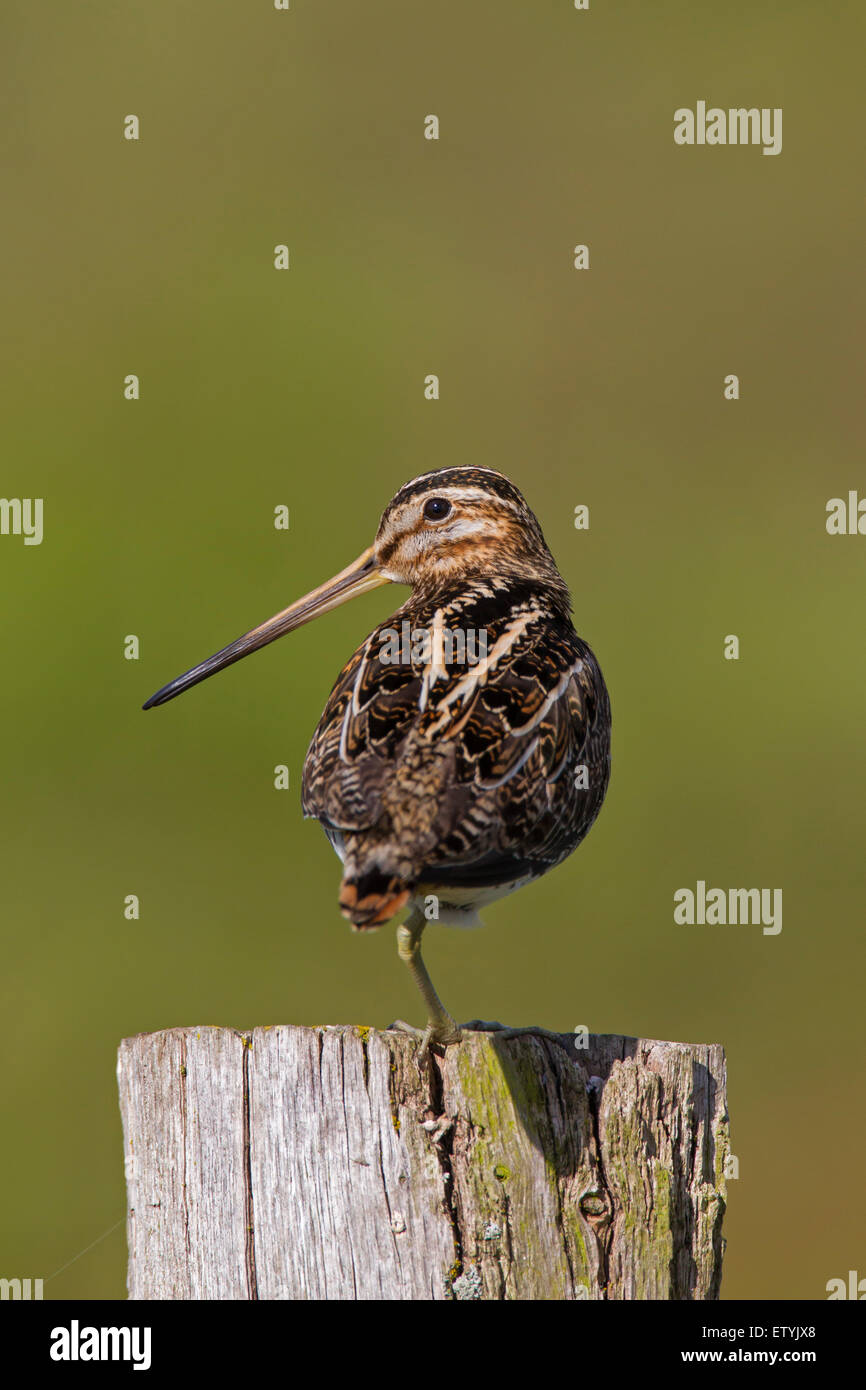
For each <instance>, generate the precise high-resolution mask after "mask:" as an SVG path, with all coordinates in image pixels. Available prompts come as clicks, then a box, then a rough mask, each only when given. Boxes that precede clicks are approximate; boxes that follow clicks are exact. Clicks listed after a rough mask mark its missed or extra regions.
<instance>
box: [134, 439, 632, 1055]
mask: <svg viewBox="0 0 866 1390" xmlns="http://www.w3.org/2000/svg"><path fill="white" fill-rule="evenodd" d="M385 584H402V585H409V586H410V589H411V593H410V596H409V597H408V599H407V600H406V601H405V602H404V603H403V604H402V605H401V606H400V607H399V608H397V609H396V611H395V612H393V613H392V614H391V615H390V616H389V617H388V618H387V619H385V620H384V621H383V622H382V623H380V624H378V626H377V627H376V628H374V629H373V631H372V632H371V633H370V634H369V636H368V637H367V638H366V639H365V640H364V641H363V642H362V643H361V645H360V646H359V647H358V648H357V650H356V651H355V652H354V653H353V655H352V656H351V657H350V658H349V660H348V661H347V662H346V664H345V666H344V667H343V669H342V671H341V672H340V674H339V676H338V677H337V680H336V682H335V684H334V687H333V689H332V690H331V693H330V695H329V697H328V699H327V702H326V704H325V708H324V711H323V713H322V717H321V719H320V721H319V724H318V726H317V728H316V731H315V733H314V734H313V737H312V741H311V743H310V746H309V750H308V752H307V756H306V759H305V763H304V770H303V779H302V809H303V813H304V816H305V817H312V818H314V819H316V820H318V821H319V822H320V824H321V825H322V827H323V829H324V831H325V834H326V835H327V837H328V840H329V841H330V843H331V845H332V846H333V848H334V849H335V850H336V852H337V854H338V855H339V857H340V859H341V861H342V866H343V872H342V881H341V885H340V891H339V907H340V911H341V912H342V914H343V916H344V917H345V918H346V919H347V920H348V921H349V923H350V925H351V927H352V928H353V930H355V931H360V932H366V931H370V930H375V929H376V928H379V927H381V926H383V925H384V924H386V923H388V922H391V921H392V919H394V918H397V917H398V916H399V915H400V914H401V913H402V912H403V910H404V909H407V908H408V916H407V917H406V918H405V920H403V921H402V922H400V924H399V925H398V926H397V947H398V953H399V956H400V958H401V960H403V961H404V962H405V964H406V965H407V966H408V968H409V971H410V974H411V976H412V978H413V980H414V981H415V983H416V985H417V986H418V988H419V990H420V992H421V995H422V997H423V1000H424V1004H425V1006H426V1010H427V1023H426V1027H425V1028H424V1029H423V1030H420V1029H414V1028H412V1027H411V1026H410V1025H408V1024H406V1023H404V1022H403V1021H401V1020H398V1021H397V1023H395V1024H393V1025H392V1027H397V1028H402V1029H405V1030H406V1031H409V1032H412V1033H414V1034H416V1035H417V1036H418V1037H419V1038H420V1040H421V1054H422V1055H423V1054H425V1053H426V1052H427V1050H428V1048H442V1049H444V1048H445V1047H448V1046H450V1045H453V1044H456V1043H458V1042H460V1040H461V1038H462V1036H463V1034H464V1032H466V1031H468V1030H472V1029H479V1030H481V1029H490V1030H492V1029H502V1027H503V1025H501V1024H498V1023H486V1022H484V1021H483V1020H481V1019H475V1020H472V1021H470V1022H469V1023H465V1024H462V1025H460V1024H458V1023H457V1022H456V1020H455V1019H454V1017H453V1016H452V1015H451V1014H450V1013H449V1012H448V1010H447V1009H446V1008H445V1006H444V1005H443V1004H442V1002H441V999H440V998H439V995H438V994H437V992H436V989H435V987H434V985H433V982H432V980H431V978H430V975H429V973H428V971H427V968H426V965H425V963H424V960H423V958H422V955H421V938H422V934H423V932H424V930H425V928H426V926H427V925H428V923H429V922H431V921H438V922H440V923H441V924H444V925H457V926H475V925H478V924H479V918H478V912H479V909H480V908H483V907H485V906H486V905H487V904H489V903H491V902H493V901H495V900H496V899H499V898H502V897H504V896H506V895H507V894H509V893H512V892H514V891H516V890H517V889H519V888H521V887H523V886H525V885H526V884H528V883H531V882H532V881H533V880H535V879H537V878H539V877H540V876H541V875H542V874H545V873H547V872H548V871H549V870H550V869H553V868H555V867H556V866H557V865H559V864H561V863H562V861H563V860H564V859H566V858H567V856H568V855H570V854H571V853H572V851H573V850H574V849H576V847H577V846H578V845H579V844H580V842H581V841H582V840H583V839H584V837H585V836H586V834H587V832H588V831H589V829H590V828H591V826H592V825H593V823H594V821H595V819H596V817H597V816H598V813H599V811H600V809H601V806H602V803H603V801H604V798H605V793H606V791H607V788H608V783H609V779H610V745H611V710H610V698H609V695H608V691H607V687H606V685H605V681H604V678H603V676H602V672H601V668H600V666H599V663H598V661H597V660H596V657H595V655H594V654H593V652H592V650H591V648H590V647H589V646H588V644H587V643H586V642H585V641H584V640H583V639H582V638H580V637H579V636H578V635H577V632H576V631H575V628H574V626H573V623H572V617H571V613H572V608H571V598H570V594H569V590H568V586H567V585H566V583H565V580H564V579H563V578H562V575H561V574H560V572H559V570H558V568H557V566H556V562H555V560H554V558H553V556H552V554H551V552H550V550H549V549H548V546H547V543H546V542H545V539H544V535H543V533H542V530H541V526H540V525H539V522H538V520H537V519H536V517H535V515H534V513H533V512H532V511H531V510H530V508H529V506H528V504H527V502H526V501H525V499H524V497H523V494H522V493H521V492H520V491H519V489H518V488H517V487H516V486H515V485H514V483H512V482H511V481H510V480H509V479H508V478H507V477H506V476H505V475H504V474H503V473H500V472H498V471H497V470H495V469H492V468H486V467H481V466H473V465H460V466H450V467H444V468H440V469H436V470H433V471H431V472H427V473H424V474H422V475H421V476H420V477H417V478H413V479H412V480H411V481H409V482H407V483H406V484H404V486H402V487H401V488H400V489H399V491H398V492H397V493H396V494H395V495H394V497H393V498H392V499H391V501H390V502H389V503H388V505H387V507H386V508H385V510H384V512H383V513H382V517H381V520H380V522H379V527H378V530H377V531H376V534H375V538H374V541H373V544H372V545H370V546H368V547H367V549H365V550H364V551H363V552H362V553H361V554H360V555H359V556H358V558H357V559H356V560H355V561H354V562H353V563H352V564H351V565H349V566H348V567H347V568H346V569H344V570H341V571H340V573H339V574H336V575H334V577H333V578H332V579H329V580H328V581H327V582H326V583H325V584H322V585H320V587H319V588H317V589H313V590H312V591H311V592H310V593H308V594H306V595H304V597H303V598H300V599H298V600H297V601H296V602H295V603H292V604H291V605H290V606H289V607H288V608H285V609H283V610H282V611H281V612H279V613H277V614H276V615H275V616H274V617H272V618H270V619H268V620H267V621H266V622H264V623H261V624H260V625H259V626H258V627H255V628H253V629H252V630H251V631H249V632H247V633H245V634H244V635H243V636H242V637H239V638H238V639H237V640H236V641H234V642H232V643H230V644H229V645H228V646H227V647H224V648H222V649H221V650H220V651H218V652H216V653H215V654H214V655H213V656H210V657H208V658H207V659H206V660H205V661H202V662H200V663H199V664H198V665H197V666H194V667H192V669H191V670H189V671H187V672H186V673H185V674H184V675H182V676H179V677H177V679H175V680H173V681H171V682H169V684H168V685H165V686H163V687H162V689H160V690H158V691H157V692H156V694H155V695H152V696H151V698H150V699H149V700H148V701H147V702H146V703H145V705H144V706H143V708H144V709H150V708H152V707H154V706H157V705H163V704H165V703H167V702H168V701H169V700H173V699H174V698H175V697H176V696H178V695H180V694H182V693H183V692H184V691H186V690H189V689H190V688H191V687H192V686H195V685H197V684H199V683H200V682H201V681H203V680H206V679H208V677H210V676H212V675H214V674H215V673H216V672H218V671H221V670H223V669H224V668H225V667H226V666H229V665H231V664H232V663H233V662H236V661H240V660H241V659H242V658H243V657H245V656H248V655H249V654H250V653H251V652H254V651H257V650H259V649H260V648H261V647H264V646H266V645H267V644H268V643H270V642H272V641H274V640H275V639H276V638H278V637H281V636H283V635H284V634H286V633H289V632H292V631H294V630H295V629H296V628H298V627H300V626H302V624H304V623H307V622H310V621H311V620H312V619H314V618H317V617H319V616H321V615H322V614H324V613H327V612H328V611H330V610H331V609H333V608H336V607H337V606H338V605H340V604H343V603H346V602H347V601H348V600H350V599H352V598H354V597H356V596H357V595H359V594H363V593H366V592H368V591H370V590H372V589H375V588H378V587H380V586H383V585H385ZM508 1031H509V1032H511V1033H513V1032H524V1031H526V1032H531V1031H540V1032H544V1031H545V1030H543V1029H539V1030H536V1029H512V1030H508Z"/></svg>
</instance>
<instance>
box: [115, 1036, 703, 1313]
mask: <svg viewBox="0 0 866 1390" xmlns="http://www.w3.org/2000/svg"><path fill="white" fill-rule="evenodd" d="M416 1054H417V1043H416V1042H415V1041H414V1040H412V1039H410V1038H407V1037H405V1036H402V1035H401V1034H399V1033H390V1032H376V1031H374V1030H372V1029H367V1028H347V1027H340V1028H299V1027H275V1028H256V1029H254V1030H253V1031H252V1032H251V1033H249V1034H245V1033H239V1032H236V1031H234V1030H232V1029H229V1028H175V1029H170V1030H168V1031H166V1032H161V1033H150V1034H142V1035H141V1036H139V1037H136V1038H128V1039H126V1040H125V1041H124V1042H123V1043H122V1044H121V1047H120V1053H119V1057H118V1079H119V1085H120V1101H121V1110H122V1114H123V1129H124V1141H125V1153H126V1171H127V1178H128V1235H129V1294H130V1297H132V1298H178V1299H183V1298H218V1299H254V1298H260V1299H275V1298H293V1299H319V1298H328V1299H376V1298H385V1299H472V1298H479V1299H482V1298H487V1299H504V1298H518V1299H529V1298H543V1299H559V1298H565V1299H574V1298H588V1299H602V1298H611V1299H625V1298H660V1299H709V1298H716V1297H717V1296H718V1292H719V1283H720V1278H721V1264H722V1250H723V1241H722V1230H721V1228H722V1216H723V1213H724V1210H725V1179H724V1172H725V1159H726V1156H727V1153H728V1117H727V1107H726V1100H725V1061H724V1053H723V1051H722V1049H721V1047H719V1046H715V1045H712V1046H701V1045H689V1044H685V1043H671V1042H652V1041H648V1040H646V1039H637V1038H621V1037H614V1036H611V1035H601V1036H597V1037H595V1036H590V1037H589V1039H588V1047H587V1048H585V1049H580V1050H579V1049H577V1048H576V1046H575V1038H574V1037H573V1036H570V1035H563V1037H562V1038H561V1039H560V1040H559V1041H556V1040H554V1039H553V1038H541V1037H537V1036H532V1035H527V1036H520V1037H513V1038H510V1039H507V1038H502V1037H498V1036H497V1035H496V1034H486V1035H485V1034H472V1035H468V1036H467V1037H466V1038H465V1039H464V1041H463V1043H462V1044H461V1045H460V1046H459V1047H451V1048H448V1049H447V1051H446V1053H445V1055H444V1058H443V1057H434V1058H431V1059H430V1061H429V1062H428V1063H427V1064H425V1065H424V1066H423V1067H419V1065H418V1062H417V1060H416Z"/></svg>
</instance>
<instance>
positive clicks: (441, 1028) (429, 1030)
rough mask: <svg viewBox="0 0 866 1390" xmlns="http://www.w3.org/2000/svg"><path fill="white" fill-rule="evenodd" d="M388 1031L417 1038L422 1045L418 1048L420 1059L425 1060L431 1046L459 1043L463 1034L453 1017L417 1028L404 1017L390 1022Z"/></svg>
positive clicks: (442, 1046)
mask: <svg viewBox="0 0 866 1390" xmlns="http://www.w3.org/2000/svg"><path fill="white" fill-rule="evenodd" d="M387 1031H388V1032H389V1033H391V1032H394V1033H405V1034H407V1036H408V1037H410V1038H417V1039H418V1041H419V1042H420V1044H421V1046H420V1047H419V1049H418V1061H419V1062H423V1061H424V1060H425V1059H426V1057H427V1053H428V1052H429V1051H430V1048H431V1047H437V1048H440V1047H441V1048H446V1047H451V1046H452V1045H453V1044H454V1043H459V1041H460V1038H461V1036H462V1034H461V1030H460V1029H459V1028H458V1026H457V1024H456V1023H455V1022H454V1020H453V1019H449V1020H447V1021H446V1020H444V1019H442V1020H440V1021H438V1022H436V1023H433V1022H430V1023H428V1024H427V1027H426V1028H415V1027H413V1025H412V1024H411V1023H405V1022H404V1021H403V1019H402V1018H398V1019H395V1021H394V1022H393V1023H389V1025H388V1028H387Z"/></svg>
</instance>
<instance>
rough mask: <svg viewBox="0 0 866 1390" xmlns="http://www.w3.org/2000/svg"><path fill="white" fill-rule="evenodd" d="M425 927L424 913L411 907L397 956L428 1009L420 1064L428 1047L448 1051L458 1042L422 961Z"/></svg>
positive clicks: (399, 933) (401, 929)
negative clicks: (432, 1045)
mask: <svg viewBox="0 0 866 1390" xmlns="http://www.w3.org/2000/svg"><path fill="white" fill-rule="evenodd" d="M426 925H427V922H426V918H425V917H424V914H423V912H422V911H421V910H420V908H417V907H413V908H412V911H411V912H410V914H409V916H408V917H407V919H406V921H405V922H403V924H402V925H401V926H399V927H398V928H397V953H398V955H399V957H400V959H401V960H402V961H404V962H405V964H406V965H408V967H409V973H410V974H411V976H412V979H413V980H414V981H415V983H416V985H417V986H418V988H419V989H420V991H421V994H422V996H423V998H424V1003H425V1004H426V1005H427V1027H426V1029H425V1031H424V1035H423V1037H422V1039H421V1050H420V1052H419V1057H420V1058H421V1059H422V1060H423V1058H424V1057H425V1056H426V1054H427V1049H428V1047H429V1046H430V1044H431V1043H441V1044H442V1046H443V1047H447V1046H448V1045H449V1044H450V1043H457V1042H459V1041H460V1029H459V1027H458V1025H457V1023H455V1021H454V1019H453V1018H452V1017H451V1015H450V1014H449V1012H448V1010H447V1009H446V1008H445V1005H444V1004H443V1003H442V1000H441V999H440V998H439V995H438V994H437V993H436V990H435V989H434V988H433V981H432V980H431V979H430V976H429V975H428V973H427V967H426V965H425V964H424V961H423V960H422V958H421V936H422V933H423V931H424V928H425V926H426ZM394 1026H396V1027H398V1028H402V1029H403V1031H408V1030H406V1028H405V1025H404V1024H401V1023H398V1024H396V1025H394ZM412 1031H415V1030H412Z"/></svg>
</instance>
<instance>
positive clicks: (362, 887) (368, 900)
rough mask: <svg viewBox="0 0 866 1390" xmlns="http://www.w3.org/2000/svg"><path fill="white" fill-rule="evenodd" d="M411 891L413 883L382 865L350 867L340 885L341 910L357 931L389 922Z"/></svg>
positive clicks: (407, 898) (405, 901)
mask: <svg viewBox="0 0 866 1390" xmlns="http://www.w3.org/2000/svg"><path fill="white" fill-rule="evenodd" d="M411 894H412V888H411V885H409V884H407V883H405V882H404V881H403V880H402V879H400V878H397V877H396V876H395V875H394V874H391V873H388V872H386V871H384V870H382V869H380V868H367V869H364V871H363V872H360V873H359V872H356V871H354V870H352V869H347V871H346V874H345V876H344V878H343V882H342V884H341V885H340V911H341V912H342V914H343V916H344V917H346V918H348V920H349V921H350V922H351V923H352V927H353V929H354V930H355V931H368V930H370V929H371V928H374V927H381V926H382V925H383V923H385V922H390V920H391V918H392V917H394V916H396V914H397V913H398V912H399V911H400V909H401V907H405V905H406V903H407V902H408V901H409V898H410V897H411Z"/></svg>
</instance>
